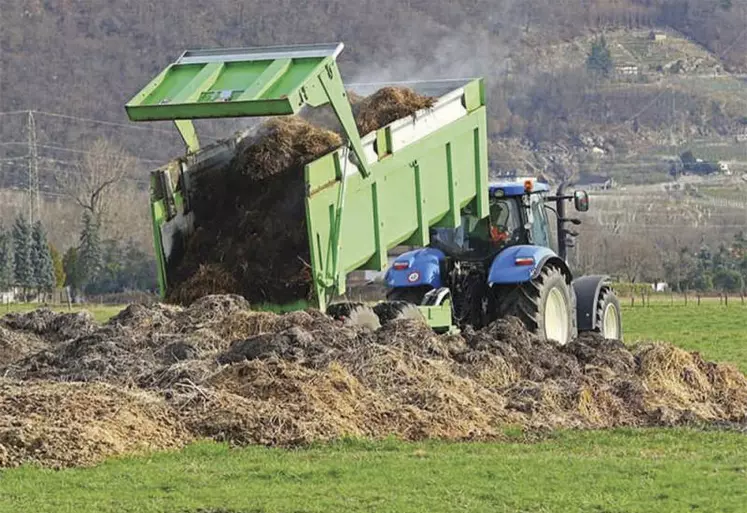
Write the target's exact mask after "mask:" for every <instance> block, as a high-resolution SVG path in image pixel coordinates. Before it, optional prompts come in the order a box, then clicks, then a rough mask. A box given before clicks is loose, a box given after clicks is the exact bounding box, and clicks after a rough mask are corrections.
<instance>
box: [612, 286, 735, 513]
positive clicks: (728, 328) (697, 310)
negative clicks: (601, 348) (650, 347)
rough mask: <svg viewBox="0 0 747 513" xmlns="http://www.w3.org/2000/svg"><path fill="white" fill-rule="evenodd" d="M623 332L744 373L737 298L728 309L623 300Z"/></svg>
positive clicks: (716, 304) (631, 340)
mask: <svg viewBox="0 0 747 513" xmlns="http://www.w3.org/2000/svg"><path fill="white" fill-rule="evenodd" d="M623 333H624V336H625V342H627V343H629V344H630V343H635V342H636V341H638V340H665V341H667V342H672V343H673V344H675V345H677V346H679V347H682V348H684V349H687V350H691V351H700V352H701V354H702V355H703V356H704V357H705V358H706V359H709V360H714V361H724V362H731V363H734V364H736V365H737V366H739V368H740V369H741V370H742V371H743V372H747V305H742V304H741V302H740V301H739V298H733V299H731V300H730V302H729V305H728V306H724V305H721V304H719V302H718V299H716V300H713V299H709V300H703V302H702V303H701V305H700V306H698V305H697V304H696V303H695V302H694V301H692V300H691V301H690V303H689V304H688V305H687V306H685V305H684V304H682V303H680V304H677V303H675V304H674V305H673V306H670V305H669V304H668V303H667V302H665V301H664V300H662V301H661V302H652V304H651V306H650V307H643V306H635V307H633V308H631V307H630V306H629V303H628V302H627V301H626V300H623ZM745 510H746V511H747V506H746V507H745Z"/></svg>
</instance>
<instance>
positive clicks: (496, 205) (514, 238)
mask: <svg viewBox="0 0 747 513" xmlns="http://www.w3.org/2000/svg"><path fill="white" fill-rule="evenodd" d="M521 223H522V221H521V211H520V210H519V204H518V202H517V200H516V199H513V198H511V199H508V198H503V199H492V200H491V202H490V224H491V226H493V227H494V228H496V229H497V230H498V232H499V233H500V234H502V235H501V239H502V240H504V241H505V245H509V246H510V245H513V244H521V243H522V237H521V233H522V231H521ZM503 234H505V235H503Z"/></svg>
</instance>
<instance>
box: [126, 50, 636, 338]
mask: <svg viewBox="0 0 747 513" xmlns="http://www.w3.org/2000/svg"><path fill="white" fill-rule="evenodd" d="M342 49H343V45H342V43H334V44H321V45H301V46H280V47H267V48H250V49H219V50H198V51H187V52H184V54H182V55H181V56H180V57H179V58H178V59H177V60H176V61H175V62H174V63H173V64H171V65H169V66H168V67H167V68H166V69H164V70H163V71H162V72H161V73H160V74H159V75H158V76H156V77H155V78H154V79H153V80H152V81H151V82H150V83H149V84H148V85H146V86H145V87H144V89H143V90H142V91H140V92H139V93H138V94H137V95H136V96H135V97H134V98H133V99H132V100H131V101H130V102H129V103H128V104H127V106H126V110H127V114H128V116H129V117H130V119H131V120H133V121H158V120H172V121H174V122H175V124H176V127H177V129H178V130H179V133H180V134H181V135H182V137H183V139H184V141H185V143H186V146H187V153H186V155H184V156H182V157H179V158H176V159H174V160H172V161H171V162H169V163H168V164H166V165H165V166H163V167H162V168H160V169H158V170H156V171H154V172H153V173H152V176H151V212H152V218H153V233H154V242H155V248H156V255H157V259H158V279H159V286H160V290H161V293H162V294H163V295H166V294H167V292H168V290H169V288H170V287H173V286H174V285H175V284H174V283H171V282H170V279H171V276H173V273H172V272H171V271H172V270H173V269H174V268H175V267H176V266H178V265H179V263H180V261H181V259H182V258H183V256H184V251H185V242H186V240H187V238H188V237H189V236H190V235H191V234H192V233H193V232H194V230H195V228H196V226H199V223H200V219H199V218H197V217H196V213H195V211H194V210H192V209H191V208H190V199H191V197H193V195H194V194H195V189H196V187H197V186H198V185H197V184H198V182H199V181H198V180H197V178H198V177H200V176H201V175H202V174H203V173H207V172H210V171H213V170H215V169H219V168H225V167H226V166H227V165H228V163H229V162H230V161H231V160H232V158H233V157H234V156H235V154H236V151H237V147H238V146H239V145H240V143H241V141H242V140H243V139H244V138H246V137H249V136H250V133H249V132H248V131H247V132H243V133H238V134H236V135H235V136H233V137H231V138H228V139H226V140H223V141H220V142H217V143H214V144H211V145H208V146H204V147H203V146H202V145H201V144H200V141H199V137H198V134H197V133H196V130H195V128H194V125H193V124H192V120H196V119H206V118H225V117H265V116H283V115H292V114H298V113H299V112H300V111H301V110H302V109H303V108H304V107H307V106H309V107H319V106H322V105H329V106H331V108H332V110H333V111H334V113H335V116H336V118H337V120H338V121H339V123H340V126H341V127H342V133H343V138H344V144H343V145H342V146H341V147H340V148H338V149H336V150H334V151H332V152H330V153H328V154H327V155H324V156H322V157H320V158H318V159H316V160H314V161H312V162H311V163H309V164H308V165H306V167H305V176H304V179H305V185H306V188H305V189H306V190H305V194H306V198H305V204H306V225H307V229H308V243H309V258H310V262H309V265H310V267H311V273H312V279H313V289H314V297H315V300H316V306H317V307H318V308H320V309H322V310H325V311H328V312H330V313H331V314H335V315H340V314H341V312H346V313H349V312H350V310H351V308H350V305H347V306H346V305H345V304H340V303H337V304H335V303H333V300H334V298H338V297H343V296H344V295H345V293H346V276H347V274H348V273H350V272H352V271H356V270H373V271H381V270H384V269H386V268H387V266H388V263H389V252H390V251H391V250H393V249H394V248H397V247H402V246H409V247H416V248H418V249H415V250H412V251H407V252H405V253H403V254H401V255H400V256H398V257H397V258H396V259H395V260H394V262H393V264H392V265H391V266H390V267H389V268H388V269H387V272H386V285H387V287H388V294H387V298H386V301H383V302H382V303H381V304H382V305H384V306H385V308H383V309H382V307H379V308H378V311H383V310H384V309H385V310H386V311H388V312H391V311H392V309H393V308H394V309H395V310H396V309H397V308H401V309H402V310H403V311H404V310H405V309H409V310H412V309H413V308H417V310H418V311H419V312H420V313H421V314H422V315H423V316H424V317H425V319H426V320H427V322H428V323H429V324H430V325H431V326H432V327H433V328H434V329H436V330H440V331H444V330H449V329H453V328H455V327H459V326H463V325H466V324H469V325H473V326H477V327H479V326H483V325H486V324H487V323H490V322H492V321H493V320H495V319H498V318H501V317H505V316H509V315H511V316H516V317H518V318H520V319H521V320H522V321H523V322H524V323H525V324H526V325H527V327H528V328H529V329H530V330H532V331H534V332H536V333H537V334H538V335H539V336H541V337H543V338H548V339H553V340H556V341H558V342H560V343H566V342H568V341H569V340H570V339H572V338H573V337H575V336H576V335H577V333H578V332H579V331H599V332H601V333H602V334H603V335H604V336H605V337H607V338H621V337H622V324H621V319H620V307H619V303H618V301H617V298H616V297H615V295H614V292H613V290H612V288H611V285H610V283H609V281H608V280H607V278H606V277H604V276H586V277H581V278H577V279H574V277H573V275H572V273H571V270H570V268H569V266H568V265H567V263H566V255H565V247H566V239H567V238H569V237H571V236H572V235H573V232H571V231H570V230H568V229H567V228H566V226H567V223H569V222H573V223H577V222H578V220H575V219H569V218H567V217H566V214H565V210H566V209H565V204H566V203H567V202H569V201H572V202H573V203H574V204H575V206H576V208H577V209H578V210H580V211H585V210H587V209H588V196H587V195H586V193H584V192H583V191H577V192H575V193H573V194H566V193H565V192H564V191H563V190H559V191H558V192H557V194H554V195H553V194H551V192H550V190H549V187H548V185H547V184H546V183H543V182H541V181H538V180H536V179H519V180H507V181H499V182H491V181H490V180H489V177H488V135H487V120H486V119H487V118H486V103H485V88H484V85H483V81H482V79H474V80H465V81H462V82H461V83H460V84H458V85H457V86H456V87H454V88H452V89H450V90H448V91H445V92H441V93H440V94H439V95H438V96H437V98H436V99H435V103H434V105H433V106H432V107H430V108H427V109H423V110H421V111H418V112H415V113H414V114H413V115H411V116H407V117H405V118H402V119H398V120H396V121H394V122H392V123H389V124H388V125H386V126H384V127H381V128H379V129H378V130H376V131H374V132H372V133H369V134H367V135H365V136H363V137H361V135H360V134H359V133H358V129H357V127H356V122H355V118H354V116H353V111H352V109H351V105H350V103H349V101H348V98H347V94H346V91H345V87H344V84H343V81H342V78H341V76H340V72H339V69H338V67H337V62H336V59H337V56H338V55H339V54H340V52H341V51H342ZM548 209H554V210H555V211H556V213H557V216H556V217H557V219H558V229H557V230H556V232H557V237H558V240H557V241H552V240H551V235H550V229H549V228H550V225H549V221H548V216H547V210H548ZM555 242H557V244H555ZM553 246H557V247H558V251H557V252H556V251H555V250H553V249H552V247H553ZM382 299H384V298H382ZM373 310H374V312H376V311H377V307H374V308H373Z"/></svg>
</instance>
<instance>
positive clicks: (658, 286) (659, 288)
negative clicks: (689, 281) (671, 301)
mask: <svg viewBox="0 0 747 513" xmlns="http://www.w3.org/2000/svg"><path fill="white" fill-rule="evenodd" d="M651 288H652V289H654V292H666V291H667V290H669V284H668V283H667V282H664V281H657V282H656V283H652V284H651Z"/></svg>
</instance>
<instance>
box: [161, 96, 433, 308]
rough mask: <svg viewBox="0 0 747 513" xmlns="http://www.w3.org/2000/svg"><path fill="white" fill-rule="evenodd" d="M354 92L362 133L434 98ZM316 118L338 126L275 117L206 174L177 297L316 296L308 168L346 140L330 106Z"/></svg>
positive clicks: (172, 278) (259, 299)
mask: <svg viewBox="0 0 747 513" xmlns="http://www.w3.org/2000/svg"><path fill="white" fill-rule="evenodd" d="M349 96H350V98H351V100H352V101H353V102H354V103H355V109H354V110H355V112H356V113H357V114H358V120H359V126H360V128H361V130H362V132H361V133H366V132H368V131H371V130H373V129H375V128H379V127H381V126H383V125H386V124H388V123H390V122H391V121H394V120H395V119H398V118H400V117H404V116H407V115H410V114H413V113H414V112H416V111H417V110H419V109H422V108H425V107H430V106H432V105H433V100H432V99H431V98H428V97H424V96H420V95H418V94H416V93H415V92H413V91H411V90H409V89H403V88H391V87H390V88H384V89H382V90H380V91H378V92H377V93H375V94H374V95H372V96H371V97H368V98H365V99H360V98H358V97H357V96H355V95H349ZM327 110H329V109H327ZM308 118H309V119H311V120H312V122H313V121H317V122H319V123H320V124H321V125H322V126H328V127H330V128H329V129H327V128H322V127H321V126H317V125H315V124H312V123H310V122H309V121H307V120H305V119H303V118H301V117H282V118H275V119H271V120H270V121H268V122H266V123H264V124H263V125H262V126H261V127H260V128H259V129H258V131H257V133H256V134H255V135H254V136H252V137H249V138H247V139H246V140H244V141H243V142H242V143H241V145H240V147H239V148H238V149H237V153H236V156H235V158H234V160H233V161H232V162H231V163H230V164H229V165H228V166H227V168H226V169H223V170H218V171H214V172H211V173H209V174H207V175H205V176H202V177H201V178H200V179H199V180H198V187H197V193H196V197H193V198H192V200H191V207H192V208H193V209H194V211H195V213H196V218H197V219H198V220H199V221H198V223H199V224H198V226H197V227H196V230H195V233H194V234H192V236H191V237H189V239H188V240H187V242H186V247H185V251H184V256H183V258H182V260H181V261H180V263H179V264H177V265H175V266H174V268H173V269H169V276H168V279H169V283H171V284H174V286H172V287H171V290H170V291H169V297H168V299H169V301H170V302H173V303H176V304H181V305H189V304H191V303H192V302H193V301H194V300H196V299H198V298H200V297H203V296H205V295H208V294H218V293H230V294H240V295H242V296H244V297H245V298H247V299H248V300H249V301H251V302H253V303H263V302H269V303H280V304H283V303H288V302H293V301H297V300H300V299H307V298H309V297H310V296H311V294H312V290H311V273H310V270H309V268H308V265H307V264H306V262H309V261H310V258H309V247H308V246H309V244H308V236H307V229H306V213H305V186H304V167H305V166H306V164H308V163H309V162H312V161H313V160H315V159H317V158H319V157H321V156H323V155H325V154H327V153H329V152H331V151H332V150H334V149H336V148H339V147H340V145H341V144H342V142H343V141H342V138H341V137H340V134H339V133H338V132H336V131H334V123H331V122H330V119H329V112H324V111H322V112H316V113H314V112H312V113H310V115H309V116H308ZM338 129H339V127H338Z"/></svg>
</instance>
